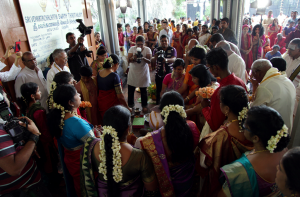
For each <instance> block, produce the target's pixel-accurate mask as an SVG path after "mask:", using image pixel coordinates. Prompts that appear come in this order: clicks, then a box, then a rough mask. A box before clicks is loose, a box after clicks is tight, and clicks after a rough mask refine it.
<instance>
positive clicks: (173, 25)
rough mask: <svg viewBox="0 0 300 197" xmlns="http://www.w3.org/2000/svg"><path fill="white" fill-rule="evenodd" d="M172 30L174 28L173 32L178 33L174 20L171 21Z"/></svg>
mask: <svg viewBox="0 0 300 197" xmlns="http://www.w3.org/2000/svg"><path fill="white" fill-rule="evenodd" d="M171 28H172V32H176V31H177V28H176V27H175V21H174V20H172V21H171Z"/></svg>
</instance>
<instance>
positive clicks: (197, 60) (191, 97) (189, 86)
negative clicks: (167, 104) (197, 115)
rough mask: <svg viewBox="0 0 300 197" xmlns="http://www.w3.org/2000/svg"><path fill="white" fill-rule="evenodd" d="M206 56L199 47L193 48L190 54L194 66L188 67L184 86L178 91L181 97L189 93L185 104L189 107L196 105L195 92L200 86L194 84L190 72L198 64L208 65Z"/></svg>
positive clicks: (204, 51)
mask: <svg viewBox="0 0 300 197" xmlns="http://www.w3.org/2000/svg"><path fill="white" fill-rule="evenodd" d="M205 55H206V50H205V49H204V48H202V47H198V46H195V47H193V48H192V49H191V50H190V52H189V57H190V60H191V62H192V64H191V65H188V67H187V68H186V73H185V76H184V81H183V84H182V86H181V88H179V89H178V90H177V92H179V93H180V94H181V95H184V94H185V93H186V91H188V96H187V97H185V99H184V102H185V103H186V104H188V105H192V104H194V103H196V97H195V92H196V90H198V89H199V86H198V85H196V84H194V82H193V80H192V76H191V74H190V73H189V72H190V70H191V69H192V68H193V67H194V66H196V65H198V64H203V65H206V61H205Z"/></svg>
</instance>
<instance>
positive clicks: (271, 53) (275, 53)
mask: <svg viewBox="0 0 300 197" xmlns="http://www.w3.org/2000/svg"><path fill="white" fill-rule="evenodd" d="M279 50H280V47H279V46H278V45H276V44H275V45H274V46H273V48H272V51H269V52H268V53H267V54H266V59H268V60H270V59H272V58H273V57H281V53H280V52H279Z"/></svg>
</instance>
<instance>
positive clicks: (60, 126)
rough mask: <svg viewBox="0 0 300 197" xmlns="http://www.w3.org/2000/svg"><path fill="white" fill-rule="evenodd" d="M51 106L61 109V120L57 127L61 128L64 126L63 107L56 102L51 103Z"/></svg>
mask: <svg viewBox="0 0 300 197" xmlns="http://www.w3.org/2000/svg"><path fill="white" fill-rule="evenodd" d="M52 107H53V108H52V109H59V110H61V120H60V124H59V128H60V129H61V130H62V129H63V128H64V118H65V114H66V112H65V108H64V107H63V106H61V105H60V104H57V103H53V106H52Z"/></svg>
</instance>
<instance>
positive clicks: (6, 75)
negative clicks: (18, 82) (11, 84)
mask: <svg viewBox="0 0 300 197" xmlns="http://www.w3.org/2000/svg"><path fill="white" fill-rule="evenodd" d="M12 49H13V46H8V47H7V49H6V52H5V55H4V56H3V57H2V58H1V59H0V71H1V70H2V69H3V68H5V67H6V64H5V63H4V61H5V60H7V58H9V56H11V55H12V54H11V50H12ZM21 58H22V52H17V53H16V59H15V63H14V64H13V65H12V66H11V68H10V70H9V71H6V72H0V81H2V82H8V81H12V80H15V79H16V76H17V75H18V74H19V73H20V71H21V70H22V68H21V67H20V65H19V60H20V59H21Z"/></svg>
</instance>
